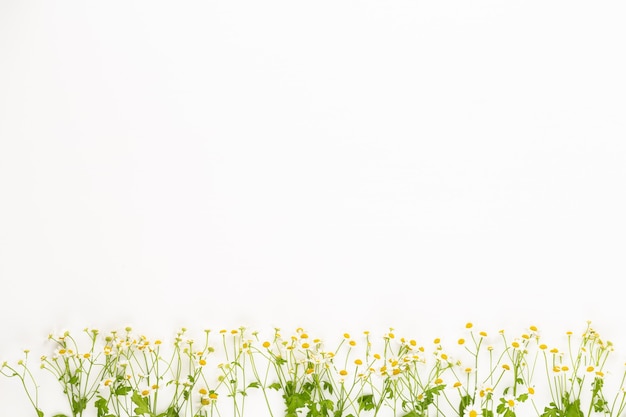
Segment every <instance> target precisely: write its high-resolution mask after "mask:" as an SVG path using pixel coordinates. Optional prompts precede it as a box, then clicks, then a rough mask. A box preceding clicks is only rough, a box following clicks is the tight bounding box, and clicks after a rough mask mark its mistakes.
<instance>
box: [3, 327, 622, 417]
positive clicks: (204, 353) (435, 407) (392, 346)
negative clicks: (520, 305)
mask: <svg viewBox="0 0 626 417" xmlns="http://www.w3.org/2000/svg"><path fill="white" fill-rule="evenodd" d="M216 333H217V334H216V335H215V336H211V334H213V333H212V332H211V331H210V330H205V331H204V335H203V337H202V340H201V341H200V342H198V341H195V340H194V339H193V338H190V337H188V332H187V329H184V328H183V329H181V330H180V331H178V332H177V333H176V334H175V337H174V338H173V341H172V342H168V343H164V342H163V341H162V340H160V339H154V340H152V339H149V338H148V337H146V336H145V335H137V334H135V333H134V332H133V329H132V328H130V327H128V328H125V329H123V330H122V331H115V330H114V331H111V332H109V333H108V334H104V335H103V334H101V333H100V332H99V331H98V330H95V329H85V330H84V333H83V335H82V336H83V337H86V339H85V340H86V342H84V343H80V341H79V340H78V339H77V338H76V337H74V335H73V334H71V333H70V332H64V333H62V334H60V335H50V336H49V340H50V342H51V343H52V345H53V346H52V348H51V351H50V352H49V354H48V355H45V356H42V357H41V360H40V366H39V368H40V369H41V371H42V372H48V373H49V374H52V375H53V377H54V380H56V381H57V383H59V384H60V388H61V391H62V393H63V398H65V400H66V409H67V413H68V414H58V413H57V414H56V416H60V417H65V416H72V417H82V416H87V415H97V416H98V417H130V416H149V417H208V416H223V415H232V416H234V417H242V416H244V409H245V406H246V403H248V404H249V401H254V398H253V397H255V396H256V398H258V399H259V400H260V401H261V402H260V403H255V409H254V415H262V411H260V410H259V409H258V404H264V405H265V410H266V415H269V416H271V417H274V416H278V415H281V416H282V415H284V416H286V417H296V416H300V415H306V416H310V417H327V416H335V417H341V416H345V417H358V416H375V417H378V416H380V417H382V416H402V417H419V416H431V415H437V416H462V417H465V416H468V417H478V416H482V417H495V416H503V417H516V416H517V415H523V416H527V415H537V416H539V417H559V416H583V415H590V414H592V413H594V414H598V415H604V416H611V417H612V416H615V417H617V416H620V415H622V413H623V412H624V410H625V408H626V390H625V387H624V383H625V380H626V373H625V372H624V371H621V378H620V379H618V380H609V379H608V378H607V374H610V372H609V371H608V369H610V362H608V358H609V354H610V353H611V352H612V351H613V350H614V349H613V345H612V343H611V342H608V341H604V340H603V339H602V338H601V337H600V336H599V334H598V333H597V332H596V331H595V330H594V329H593V328H591V326H590V324H589V323H588V324H587V327H586V328H585V330H584V331H583V332H582V334H581V335H580V336H574V334H573V333H572V332H567V333H566V334H565V335H564V338H563V339H564V344H565V347H564V348H560V347H553V346H549V345H548V344H547V343H544V340H543V338H542V337H541V336H540V334H539V331H538V329H537V328H536V327H535V326H529V327H528V329H526V330H525V331H523V332H521V334H519V335H517V336H515V337H513V338H509V337H508V335H507V334H506V333H505V331H503V330H500V331H499V332H496V333H495V334H494V336H491V337H490V336H489V335H488V333H487V332H485V331H482V330H480V331H477V330H475V328H474V325H473V324H472V323H467V324H466V325H465V330H464V337H462V338H459V339H457V340H455V341H453V342H452V343H451V344H450V345H444V343H443V342H442V340H441V339H439V338H435V339H434V340H432V341H431V342H427V343H423V342H418V341H417V340H416V339H412V338H405V337H400V336H399V335H396V333H395V331H394V329H389V331H388V332H386V333H384V334H383V336H382V337H379V338H374V337H372V335H371V334H370V332H368V331H365V332H363V333H362V334H359V336H358V337H353V336H352V335H351V334H349V333H345V334H343V335H342V337H340V338H339V340H338V341H337V342H336V343H334V344H333V346H334V348H332V349H329V348H328V344H327V343H325V342H324V341H323V340H322V339H321V338H318V337H314V336H310V335H309V332H307V331H306V330H305V329H302V328H298V329H295V331H293V332H292V333H291V334H289V335H287V336H285V335H284V334H283V332H282V331H281V329H274V332H273V335H272V336H270V337H268V338H262V337H261V336H260V334H259V332H256V331H255V332H249V331H248V330H247V329H246V328H244V327H241V328H238V329H233V330H220V331H218V332H216ZM210 336H211V337H210ZM0 373H2V374H3V375H5V376H7V377H15V378H16V379H18V380H19V381H20V382H21V385H22V387H23V388H24V391H25V392H26V395H27V398H28V400H29V402H30V405H31V406H32V407H33V408H34V410H35V411H36V414H37V416H38V417H43V416H44V412H43V411H42V408H41V406H40V404H39V403H40V401H39V389H40V386H39V383H38V381H39V378H40V377H39V376H38V375H36V374H35V370H33V369H31V368H30V367H29V351H25V357H24V358H23V359H21V360H19V361H18V362H17V363H16V364H9V363H7V362H5V363H4V364H2V367H1V369H0ZM253 393H256V394H253Z"/></svg>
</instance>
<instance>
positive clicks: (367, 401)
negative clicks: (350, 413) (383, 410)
mask: <svg viewBox="0 0 626 417" xmlns="http://www.w3.org/2000/svg"><path fill="white" fill-rule="evenodd" d="M356 402H357V404H359V411H363V410H365V411H368V410H373V409H374V407H375V404H374V395H372V394H367V395H362V396H360V397H359V398H357V399H356Z"/></svg>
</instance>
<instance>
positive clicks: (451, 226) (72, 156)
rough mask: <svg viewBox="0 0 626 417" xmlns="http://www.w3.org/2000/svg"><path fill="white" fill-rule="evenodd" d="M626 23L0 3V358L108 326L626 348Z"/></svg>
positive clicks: (363, 8)
mask: <svg viewBox="0 0 626 417" xmlns="http://www.w3.org/2000/svg"><path fill="white" fill-rule="evenodd" d="M625 18H626V6H625V5H624V3H623V2H618V1H603V2H585V1H545V0H542V1H523V2H522V1H436V2H427V1H403V0H398V1H372V0H358V1H346V0H333V1H326V0H316V1H293V0H289V1H276V0H269V1H182V2H181V1H177V2H165V1H106V2H86V1H30V0H27V1H18V0H3V1H2V2H1V3H0V284H1V288H2V289H1V291H2V293H1V294H2V298H1V302H0V317H1V319H0V329H1V333H2V335H3V336H2V339H1V341H0V357H4V358H9V359H12V358H16V357H18V356H19V355H20V354H21V349H22V348H23V347H26V346H31V347H32V346H35V347H41V348H42V349H44V348H45V346H47V345H46V344H45V338H46V336H47V334H48V332H49V331H52V330H55V331H56V330H59V329H78V330H80V329H82V328H83V327H86V326H98V327H101V328H103V329H108V328H112V327H116V326H124V325H126V324H133V325H134V326H135V327H136V328H139V329H145V330H146V332H148V333H152V334H156V333H159V334H165V335H168V334H173V333H174V332H175V331H176V330H177V328H178V326H181V325H185V326H188V327H190V328H198V329H204V328H207V327H208V328H220V327H229V326H239V325H246V326H249V327H254V328H258V329H259V330H271V329H273V328H274V327H284V328H295V327H296V326H304V327H307V328H310V329H312V331H313V330H314V331H315V332H316V333H322V334H329V335H333V334H335V333H336V332H343V331H344V330H353V331H359V330H360V329H361V328H363V327H369V328H378V327H380V328H383V329H384V328H386V326H395V327H397V328H400V329H403V330H404V331H406V332H407V333H413V334H414V335H415V336H416V337H419V336H420V334H431V333H436V332H440V333H446V332H449V333H454V332H457V331H459V329H461V328H462V327H463V325H464V323H465V322H466V321H470V320H471V321H474V322H476V323H481V324H482V325H484V326H486V327H487V328H493V329H497V328H501V327H511V328H514V329H516V328H521V326H527V325H529V324H536V325H538V326H540V327H541V326H543V327H544V328H545V327H547V328H554V329H555V330H556V331H561V330H563V329H565V328H566V327H578V328H582V327H584V325H585V321H586V320H588V319H589V320H592V321H593V322H594V323H596V326H597V327H598V328H599V330H603V331H602V333H603V334H606V335H607V337H608V338H610V339H614V340H620V339H623V340H625V341H626V334H623V331H624V330H623V327H622V325H621V323H622V321H623V318H624V313H623V299H624V291H623V289H622V288H621V285H622V281H623V279H624V277H625V273H626V258H625V257H624V254H625V253H626V238H625V236H626V216H625V214H624V213H626V194H625V185H626V163H625V162H626V140H625V134H626V123H625V118H624V117H625V115H626V101H625V97H626V81H625V80H626V77H624V74H626V56H625V55H624V53H623V51H624V47H625V46H626V45H625V40H626V26H625V25H624V24H623V22H624V19H625ZM617 347H618V349H619V348H620V345H619V344H618V346H617ZM621 348H622V349H624V350H625V351H626V344H624V343H622V344H621ZM2 384H5V382H2ZM0 406H2V407H4V406H5V405H4V404H1V405H0ZM8 406H9V405H7V407H8Z"/></svg>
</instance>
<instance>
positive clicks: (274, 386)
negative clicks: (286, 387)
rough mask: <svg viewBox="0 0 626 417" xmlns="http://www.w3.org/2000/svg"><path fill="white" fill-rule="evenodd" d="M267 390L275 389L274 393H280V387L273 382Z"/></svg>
mask: <svg viewBox="0 0 626 417" xmlns="http://www.w3.org/2000/svg"><path fill="white" fill-rule="evenodd" d="M268 388H271V389H275V390H276V391H280V389H281V386H280V384H279V383H278V382H274V383H273V384H270V386H269V387H268Z"/></svg>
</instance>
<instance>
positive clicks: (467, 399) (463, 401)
mask: <svg viewBox="0 0 626 417" xmlns="http://www.w3.org/2000/svg"><path fill="white" fill-rule="evenodd" d="M471 403H472V397H470V396H469V395H464V396H462V397H461V402H460V403H459V415H460V416H462V415H463V412H464V411H465V409H466V408H467V406H468V405H470V404H471Z"/></svg>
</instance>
